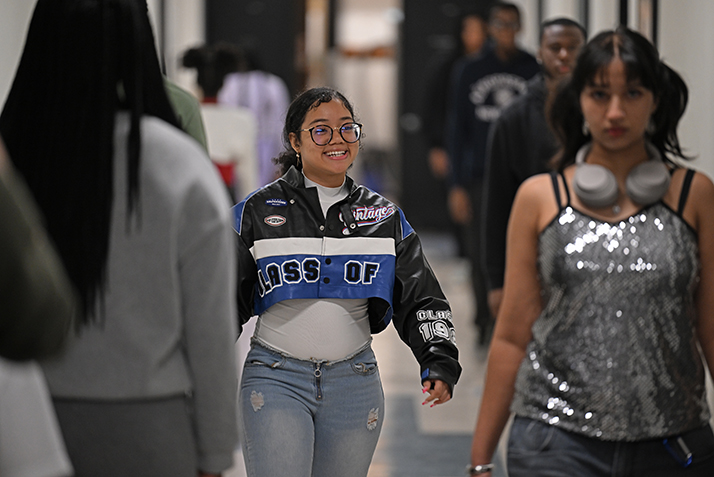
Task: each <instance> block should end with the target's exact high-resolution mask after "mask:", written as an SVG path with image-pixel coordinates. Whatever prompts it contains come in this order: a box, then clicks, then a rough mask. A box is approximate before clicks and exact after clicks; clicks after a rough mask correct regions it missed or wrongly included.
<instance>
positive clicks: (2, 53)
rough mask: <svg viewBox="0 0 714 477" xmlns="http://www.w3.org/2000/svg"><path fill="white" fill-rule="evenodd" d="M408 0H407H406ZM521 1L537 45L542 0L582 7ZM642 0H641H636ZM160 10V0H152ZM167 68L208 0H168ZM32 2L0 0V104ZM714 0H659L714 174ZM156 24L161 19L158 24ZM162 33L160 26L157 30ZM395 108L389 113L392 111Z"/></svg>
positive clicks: (690, 126) (692, 129) (686, 141)
mask: <svg viewBox="0 0 714 477" xmlns="http://www.w3.org/2000/svg"><path fill="white" fill-rule="evenodd" d="M402 1H405V0H402ZM514 1H515V3H517V4H518V5H519V6H521V7H522V9H523V11H524V17H525V22H526V25H525V28H524V32H523V36H522V43H523V46H524V47H526V48H528V49H531V50H534V49H535V47H536V45H537V31H538V29H537V25H538V11H537V10H538V5H539V4H541V3H542V4H543V10H544V18H548V17H551V16H554V15H561V14H566V15H570V16H574V15H576V14H577V12H579V10H578V9H579V8H580V5H581V4H582V2H581V1H580V0H514ZM638 1H639V0H638ZM148 3H149V7H150V9H151V12H152V15H153V16H155V15H156V11H157V10H158V7H159V6H160V5H161V3H162V2H161V0H149V1H148ZM587 3H588V4H589V11H588V16H589V18H590V31H591V33H595V32H597V31H599V30H601V29H603V28H612V27H613V26H614V25H615V24H616V22H617V19H618V15H617V12H618V8H619V0H597V1H595V0H590V1H589V2H587ZM163 4H164V8H165V10H166V16H165V22H164V24H165V26H166V32H165V35H164V38H165V39H166V47H167V49H168V50H169V51H168V52H167V57H169V59H168V60H167V73H168V75H169V76H170V77H171V78H172V79H174V80H177V81H178V82H179V83H180V84H182V85H184V86H187V87H190V86H191V85H192V84H193V83H194V82H193V79H192V77H191V76H190V75H191V73H190V72H187V71H186V70H184V71H179V70H178V69H177V68H176V64H175V61H176V57H175V55H176V52H178V51H182V50H183V49H184V48H185V47H186V46H189V45H192V44H194V43H197V42H199V41H201V40H202V39H203V38H204V37H205V32H204V13H203V8H204V4H205V2H204V0H164V1H163ZM630 4H631V5H632V8H630V17H631V18H630V25H631V26H633V25H636V22H637V18H636V14H637V9H636V8H635V7H636V4H635V0H630ZM33 8H34V2H33V1H29V0H23V1H4V2H0V66H1V67H0V104H4V102H5V98H6V96H7V93H8V90H9V88H10V85H11V83H12V79H13V77H14V74H15V69H16V67H17V63H18V61H19V57H20V52H21V51H22V47H23V44H24V37H25V33H26V30H27V26H28V23H29V20H30V16H31V14H32V9H33ZM712 16H714V2H711V1H710V0H688V1H687V2H686V3H685V2H681V1H678V0H659V25H660V27H659V41H658V43H659V48H660V52H661V54H662V56H663V57H664V59H665V60H666V61H667V62H669V63H670V64H671V66H673V67H674V68H675V69H677V70H678V71H679V72H680V73H681V74H682V76H683V77H684V78H685V80H686V81H687V84H688V85H689V87H690V104H689V107H688V109H687V112H686V114H685V116H684V118H683V120H682V123H681V127H680V135H681V139H682V143H683V145H684V146H685V147H686V148H687V151H688V152H689V153H690V154H692V155H696V156H697V157H698V159H696V161H694V163H693V164H694V166H695V167H697V168H699V169H701V170H703V171H705V172H707V173H708V174H709V175H710V176H712V177H714V134H712V133H711V131H714V110H712V108H711V106H710V105H711V104H714V101H713V100H714V98H713V97H712V96H714V91H713V90H712V88H711V86H710V84H711V83H712V79H714V51H712V50H711V49H710V48H702V46H709V45H712V44H714V31H712V29H711V28H710V19H711V18H712ZM157 27H158V25H157ZM157 29H158V28H157ZM160 34H161V33H160V31H157V36H159V35H160ZM391 114H393V113H391V112H390V113H389V115H391Z"/></svg>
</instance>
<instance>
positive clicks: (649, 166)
mask: <svg viewBox="0 0 714 477" xmlns="http://www.w3.org/2000/svg"><path fill="white" fill-rule="evenodd" d="M645 145H646V147H647V154H648V155H649V157H650V159H649V160H648V161H646V162H643V163H642V164H640V165H638V166H636V167H634V168H633V169H632V171H630V173H629V174H628V176H627V180H626V182H625V188H626V190H627V195H628V196H630V199H632V200H633V201H634V202H635V203H637V204H640V205H649V204H653V203H655V202H657V201H658V200H660V199H661V198H662V196H663V195H664V194H665V192H667V189H669V181H670V173H669V170H668V169H667V166H665V164H664V162H663V161H662V155H661V154H660V153H659V151H658V150H657V148H656V147H654V145H652V144H651V143H649V142H647V143H646V144H645ZM590 147H591V144H590V143H587V144H585V145H584V146H583V147H581V148H580V150H578V153H577V154H576V155H575V164H576V167H577V168H576V170H575V175H574V176H573V190H574V191H575V193H576V194H577V195H578V197H579V198H580V200H581V201H582V202H583V203H584V204H585V205H587V206H588V207H593V208H600V207H607V206H610V205H613V204H615V202H616V201H617V196H618V190H617V179H615V175H614V174H613V173H612V172H610V171H609V170H608V169H607V168H606V167H603V166H598V165H596V164H586V163H585V156H587V155H588V152H590Z"/></svg>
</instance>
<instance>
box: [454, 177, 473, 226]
mask: <svg viewBox="0 0 714 477" xmlns="http://www.w3.org/2000/svg"><path fill="white" fill-rule="evenodd" d="M449 212H450V213H451V219H452V220H453V221H454V222H456V223H457V224H462V225H463V224H468V223H469V222H470V221H471V217H472V213H471V198H470V197H469V193H468V191H466V189H464V188H463V187H461V186H454V187H452V188H451V190H450V191H449Z"/></svg>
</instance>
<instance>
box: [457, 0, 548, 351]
mask: <svg viewBox="0 0 714 477" xmlns="http://www.w3.org/2000/svg"><path fill="white" fill-rule="evenodd" d="M520 28H521V15H520V10H519V9H518V7H517V6H516V5H514V4H512V3H503V2H499V3H496V4H495V5H494V6H493V7H491V10H490V11H489V22H488V29H489V33H490V35H491V38H492V39H493V47H492V48H490V49H488V51H486V52H485V53H484V54H483V55H481V56H479V57H478V58H476V59H472V60H466V61H460V62H458V63H457V64H456V65H455V66H454V74H453V78H454V81H453V84H452V95H451V105H450V108H451V110H450V114H449V117H448V119H447V128H448V132H447V149H448V151H449V158H450V160H451V176H450V183H451V188H450V190H449V198H448V202H449V211H450V213H451V218H452V220H453V221H454V222H455V223H457V224H461V225H462V243H463V244H464V248H465V250H464V251H465V255H466V257H467V258H468V260H469V262H470V263H471V282H472V287H473V293H474V299H475V301H476V316H475V323H476V325H477V327H478V330H479V340H480V342H481V343H485V342H486V337H487V336H488V334H489V332H490V331H489V330H490V327H491V324H492V323H493V319H492V317H491V316H490V312H489V308H488V304H487V297H486V283H485V277H484V275H483V272H482V266H481V256H480V251H481V244H480V239H481V231H480V226H481V219H480V213H481V196H482V195H483V192H482V191H483V183H484V168H485V162H486V141H487V138H488V130H489V128H490V127H491V124H493V122H494V121H495V120H496V118H497V117H498V115H499V113H500V112H501V110H502V109H503V108H505V107H506V106H507V105H508V104H509V103H510V102H511V101H513V100H514V99H515V98H516V97H518V96H519V95H521V94H523V93H525V91H526V84H527V82H528V80H529V79H531V78H532V77H533V76H535V75H536V74H537V73H538V71H539V70H540V68H539V66H538V62H537V61H536V59H535V58H534V57H533V55H531V54H530V53H527V52H526V51H523V50H521V49H520V48H518V46H517V44H516V35H517V34H518V32H519V31H520Z"/></svg>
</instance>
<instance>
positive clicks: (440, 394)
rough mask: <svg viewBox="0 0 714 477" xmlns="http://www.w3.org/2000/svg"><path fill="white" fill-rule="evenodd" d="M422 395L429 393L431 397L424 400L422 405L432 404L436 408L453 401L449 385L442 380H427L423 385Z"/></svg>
mask: <svg viewBox="0 0 714 477" xmlns="http://www.w3.org/2000/svg"><path fill="white" fill-rule="evenodd" d="M423 385H424V387H423V388H422V390H421V392H422V393H429V396H427V398H426V399H425V400H424V402H423V403H421V404H422V405H426V404H429V403H431V406H429V407H434V406H436V405H437V404H444V403H445V402H447V401H449V400H450V399H451V391H450V388H449V385H448V384H446V383H445V382H444V381H442V380H441V379H427V380H426V381H424V383H423Z"/></svg>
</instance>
